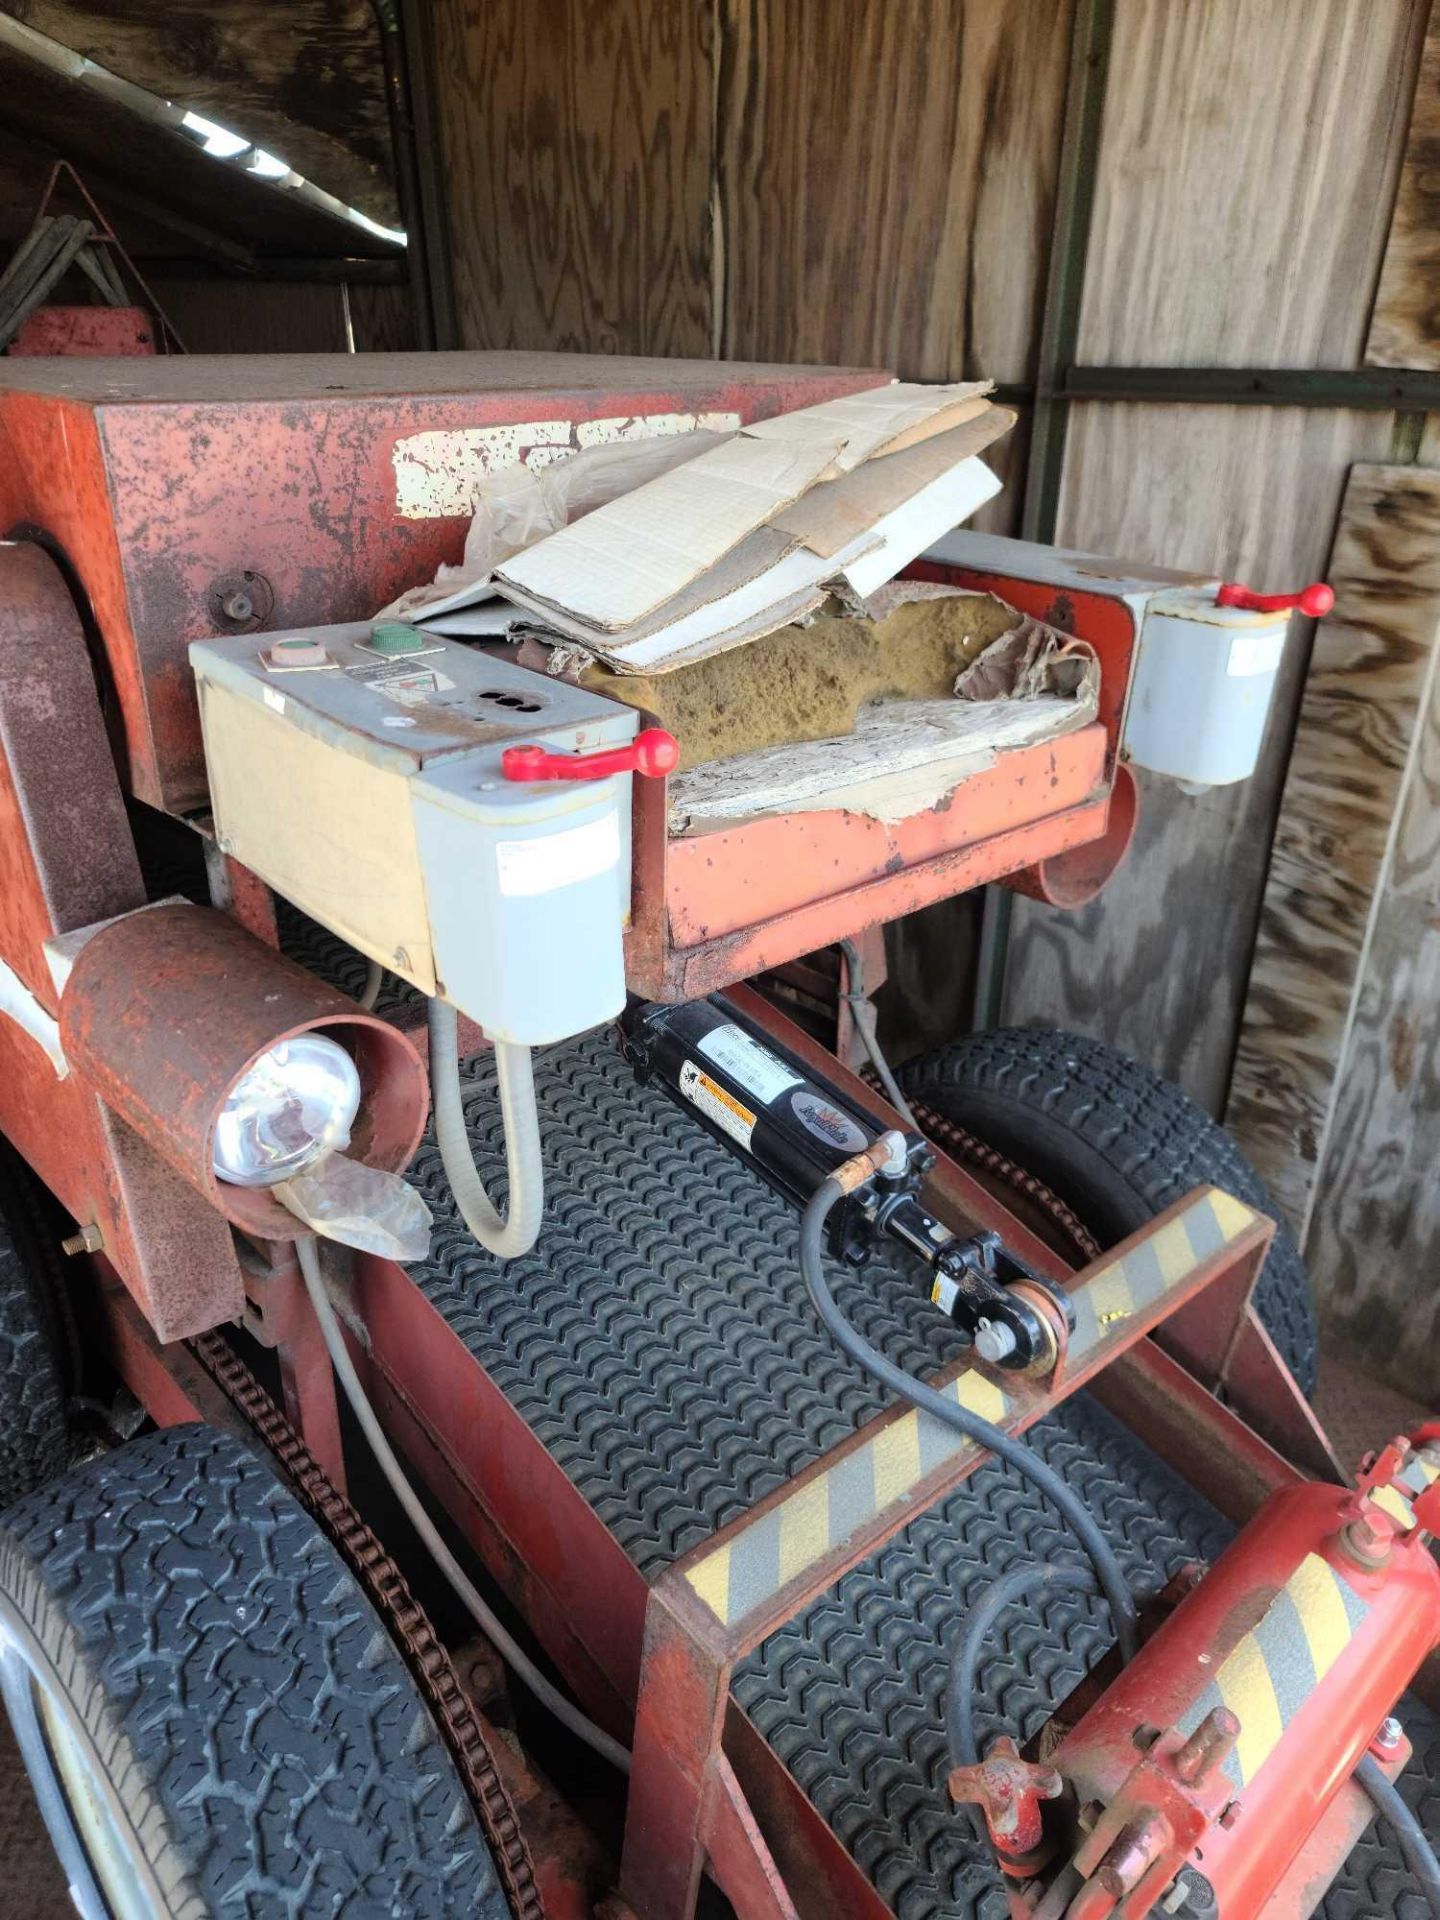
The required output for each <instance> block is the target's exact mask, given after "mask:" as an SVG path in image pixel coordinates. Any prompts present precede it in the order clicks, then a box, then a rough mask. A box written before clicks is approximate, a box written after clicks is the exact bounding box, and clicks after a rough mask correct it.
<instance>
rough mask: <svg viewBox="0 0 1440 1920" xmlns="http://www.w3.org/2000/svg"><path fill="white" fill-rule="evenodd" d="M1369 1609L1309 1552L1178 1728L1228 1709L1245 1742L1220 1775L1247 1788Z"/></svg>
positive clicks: (1192, 1728) (1239, 1742)
mask: <svg viewBox="0 0 1440 1920" xmlns="http://www.w3.org/2000/svg"><path fill="white" fill-rule="evenodd" d="M1368 1611H1369V1608H1368V1607H1367V1606H1366V1604H1365V1602H1364V1601H1363V1600H1362V1599H1361V1598H1360V1596H1359V1594H1358V1593H1356V1591H1355V1589H1354V1588H1353V1587H1352V1586H1351V1585H1350V1584H1349V1582H1348V1581H1347V1580H1346V1579H1345V1578H1344V1576H1343V1575H1342V1574H1340V1573H1338V1572H1337V1571H1336V1569H1335V1568H1334V1567H1332V1566H1331V1565H1330V1563H1329V1561H1328V1560H1322V1559H1321V1558H1320V1556H1319V1554H1318V1553H1307V1554H1306V1556H1305V1558H1304V1559H1303V1560H1302V1561H1301V1562H1300V1564H1299V1566H1298V1567H1297V1568H1296V1569H1295V1571H1294V1573H1292V1574H1291V1576H1290V1578H1289V1579H1288V1580H1287V1581H1286V1582H1285V1585H1284V1586H1283V1587H1282V1588H1281V1589H1280V1591H1279V1592H1278V1593H1277V1594H1276V1595H1275V1598H1274V1599H1273V1600H1272V1601H1271V1602H1270V1605H1269V1606H1268V1607H1267V1608H1266V1610H1265V1613H1264V1615H1263V1616H1262V1618H1261V1619H1260V1621H1259V1622H1258V1623H1257V1624H1256V1625H1255V1626H1254V1627H1252V1628H1251V1629H1250V1631H1249V1633H1247V1634H1246V1635H1245V1636H1244V1637H1243V1639H1241V1640H1238V1641H1237V1642H1236V1643H1235V1645H1234V1646H1233V1647H1232V1648H1231V1649H1230V1651H1229V1653H1227V1654H1226V1656H1225V1658H1224V1660H1223V1661H1222V1662H1221V1663H1220V1669H1219V1671H1218V1672H1217V1673H1216V1675H1215V1678H1214V1679H1213V1680H1212V1681H1211V1682H1210V1684H1209V1685H1208V1686H1207V1687H1205V1688H1204V1690H1203V1691H1202V1692H1201V1693H1200V1695H1199V1697H1198V1698H1197V1699H1196V1700H1195V1701H1194V1703H1193V1704H1192V1705H1191V1706H1190V1707H1189V1708H1188V1709H1187V1710H1186V1712H1185V1713H1183V1714H1182V1715H1181V1717H1180V1719H1179V1720H1178V1721H1177V1722H1176V1725H1177V1726H1178V1727H1179V1729H1180V1731H1181V1733H1187V1734H1188V1733H1193V1732H1194V1731H1195V1729H1196V1728H1197V1727H1198V1726H1199V1725H1200V1723H1201V1721H1202V1720H1204V1719H1205V1718H1206V1716H1207V1715H1208V1714H1210V1713H1213V1712H1214V1710H1215V1708H1216V1707H1228V1708H1229V1709H1230V1711H1231V1712H1232V1713H1233V1714H1234V1715H1235V1717H1236V1718H1237V1719H1238V1720H1239V1722H1240V1737H1239V1739H1238V1740H1237V1741H1236V1742H1235V1745H1234V1747H1233V1748H1232V1749H1231V1751H1230V1752H1229V1753H1228V1754H1227V1755H1226V1758H1225V1763H1224V1766H1223V1768H1222V1771H1223V1772H1224V1774H1225V1775H1226V1777H1227V1778H1228V1779H1229V1780H1230V1781H1232V1782H1233V1784H1234V1785H1235V1786H1236V1787H1244V1786H1248V1785H1249V1783H1250V1782H1251V1781H1252V1780H1253V1779H1254V1778H1255V1776H1256V1774H1257V1773H1258V1772H1259V1771H1260V1769H1261V1767H1263V1766H1264V1764H1265V1762H1266V1761H1267V1760H1268V1759H1269V1758H1270V1756H1271V1754H1272V1753H1273V1752H1274V1751H1275V1749H1276V1748H1277V1747H1278V1746H1279V1744H1280V1741H1281V1739H1282V1738H1283V1736H1284V1733H1285V1729H1286V1727H1288V1726H1289V1724H1290V1722H1291V1721H1292V1720H1293V1719H1294V1718H1295V1715H1296V1714H1297V1713H1298V1712H1299V1711H1300V1709H1301V1708H1302V1707H1303V1706H1304V1704H1305V1702H1306V1701H1307V1700H1308V1699H1309V1698H1310V1696H1311V1694H1312V1693H1313V1692H1314V1691H1315V1689H1316V1687H1318V1686H1319V1684H1320V1682H1321V1681H1322V1680H1323V1679H1324V1678H1325V1676H1326V1674H1327V1673H1329V1672H1330V1670H1331V1668H1332V1667H1333V1666H1334V1665H1335V1663H1336V1661H1337V1660H1338V1659H1339V1658H1340V1656H1341V1655H1342V1654H1343V1653H1344V1651H1345V1649H1346V1648H1347V1647H1348V1646H1349V1644H1350V1642H1351V1641H1352V1640H1353V1639H1354V1637H1355V1633H1356V1630H1357V1629H1358V1628H1359V1626H1360V1623H1361V1621H1362V1620H1363V1619H1364V1618H1365V1615H1366V1613H1367V1612H1368Z"/></svg>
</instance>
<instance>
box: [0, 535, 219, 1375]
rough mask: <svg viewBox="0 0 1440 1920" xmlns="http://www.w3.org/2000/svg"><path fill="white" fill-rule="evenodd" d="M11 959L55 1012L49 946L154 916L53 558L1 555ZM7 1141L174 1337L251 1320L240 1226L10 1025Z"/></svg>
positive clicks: (2, 820)
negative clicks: (125, 919)
mask: <svg viewBox="0 0 1440 1920" xmlns="http://www.w3.org/2000/svg"><path fill="white" fill-rule="evenodd" d="M0 850H3V865H0V871H3V876H4V878H3V884H0V960H3V961H4V962H5V963H6V964H7V965H8V966H9V967H11V968H12V969H13V970H14V972H15V973H16V974H17V975H18V976H19V978H20V979H21V980H22V981H23V982H24V984H25V985H26V986H27V987H28V988H29V989H30V991H31V992H32V993H33V994H34V996H35V998H36V999H37V1000H38V1001H39V1002H40V1004H41V1006H42V1007H44V1008H45V1009H46V1010H47V1011H48V1012H50V1013H52V1014H53V1013H54V1012H55V1011H56V1010H57V1002H56V994H55V989H54V986H53V984H52V982H51V978H50V972H49V968H48V966H47V964H46V961H45V956H44V951H43V949H44V943H45V941H46V940H48V939H50V938H52V937H53V936H54V935H55V934H57V933H67V932H73V931H74V930H75V929H76V928H79V927H83V926H88V925H91V924H93V923H94V922H95V921H98V920H103V919H106V918H108V917H109V916H110V915H112V914H117V913H128V912H130V911H132V910H133V909H134V908H136V907H138V906H141V905H143V903H144V899H145V892H144V887H143V885H142V883H141V878H140V870H139V864H138V862H137V860H136V857H135V848H134V843H133V842H132V840H131V837H130V826H129V822H128V820H127V818H126V815H125V807H124V802H123V800H122V798H121V794H120V786H119V782H118V780H117V778H116V773H115V767H114V763H113V761H112V759H111V754H110V747H109V743H108V742H107V740H106V737H105V729H104V726H103V724H102V721H101V717H100V709H99V705H98V701H97V697H96V689H95V681H94V676H93V674H92V672H91V666H90V661H89V658H88V656H87V654H86V650H85V640H84V635H83V633H82V632H81V629H80V623H79V621H78V619H77V618H76V613H75V608H74V605H73V603H72V601H71V599H70V594H69V591H68V589H67V587H66V585H65V582H64V579H63V578H62V577H61V574H60V571H59V569H58V567H57V566H56V565H55V563H54V561H53V560H51V559H50V557H49V556H48V555H47V554H46V553H44V552H43V551H42V550H41V549H40V548H39V547H36V546H33V545H29V544H25V543H20V544H16V545H11V546H4V547H0ZM0 1132H3V1133H4V1135H5V1137H6V1138H7V1139H8V1140H10V1141H11V1142H12V1143H13V1144H14V1146H15V1147H16V1149H17V1150H18V1151H19V1152H20V1153H21V1154H22V1155H23V1156H24V1157H25V1159H26V1160H28V1161H29V1163H30V1165H31V1166H32V1167H34V1169H35V1171H36V1172H37V1173H38V1174H39V1175H40V1177H41V1179H42V1180H43V1181H44V1182H45V1184H46V1186H47V1187H49V1189H50V1191H51V1192H52V1193H54V1194H55V1195H56V1197H57V1198H58V1199H59V1200H60V1202H61V1203H62V1205H64V1206H65V1207H66V1208H67V1209H68V1210H69V1212H70V1213H71V1215H72V1216H73V1217H74V1218H75V1219H76V1220H77V1221H79V1222H80V1223H81V1224H82V1225H84V1226H90V1227H96V1228H98V1229H99V1231H100V1233H101V1236H102V1238H103V1242H104V1249H105V1253H106V1255H107V1257H108V1258H109V1260H110V1261H111V1263H112V1264H113V1265H114V1267H115V1269H116V1270H117V1272H118V1273H119V1274H120V1275H121V1276H122V1277H123V1279H124V1281H125V1283H126V1285H127V1286H128V1287H129V1288H130V1290H131V1292H132V1293H133V1294H134V1296H135V1298H136V1300H137V1301H138V1302H139V1303H140V1305H141V1306H142V1307H143V1308H144V1310H145V1312H146V1313H147V1314H148V1315H149V1317H150V1319H151V1321H152V1322H153V1324H154V1325H155V1327H156V1328H157V1329H158V1330H159V1331H160V1332H161V1334H162V1336H164V1337H166V1338H174V1337H176V1336H177V1335H179V1334H182V1333H193V1332H196V1331H198V1329H199V1328H201V1327H204V1326H213V1325H215V1324H216V1322H217V1321H219V1320H226V1319H230V1318H233V1316H234V1315H235V1314H236V1313H238V1312H239V1309H240V1300H241V1294H240V1272H239V1268H238V1266H237V1265H236V1261H235V1252H234V1247H233V1244H232V1242H231V1238H230V1233H229V1229H228V1228H227V1227H226V1225H225V1222H224V1221H223V1220H222V1219H221V1217H220V1216H219V1214H218V1213H215V1212H214V1211H213V1210H212V1209H211V1208H210V1207H208V1206H207V1205H206V1204H205V1202H204V1201H203V1200H201V1199H200V1198H199V1196H198V1195H197V1194H195V1193H194V1192H192V1191H191V1189H190V1188H189V1187H187V1186H186V1184H185V1183H184V1181H182V1180H181V1179H180V1177H179V1176H178V1175H177V1174H176V1173H174V1172H173V1171H172V1170H171V1169H170V1168H169V1167H167V1166H166V1165H165V1163H164V1161H163V1160H161V1159H159V1158H158V1156H157V1155H156V1154H154V1153H153V1152H152V1151H151V1149H150V1148H149V1147H147V1146H146V1145H145V1143H144V1141H143V1140H141V1139H140V1138H139V1137H138V1136H137V1135H136V1134H135V1133H133V1132H132V1131H131V1130H130V1128H128V1127H127V1126H126V1125H125V1124H124V1123H123V1121H121V1120H119V1119H118V1118H117V1117H116V1116H115V1115H114V1114H113V1113H111V1112H110V1111H109V1110H108V1109H107V1108H106V1107H105V1106H104V1105H103V1103H102V1102H101V1101H100V1099H99V1098H98V1096H97V1095H96V1092H95V1090H94V1088H93V1087H92V1086H90V1085H89V1084H88V1083H87V1082H86V1081H85V1080H83V1079H82V1078H81V1077H80V1076H79V1075H77V1074H75V1073H70V1074H69V1075H67V1076H65V1077H63V1078H62V1077H60V1076H59V1075H58V1074H57V1072H56V1069H55V1066H54V1065H53V1064H52V1062H51V1059H50V1056H49V1055H48V1054H47V1053H46V1052H45V1051H44V1050H43V1048H42V1047H41V1046H40V1045H39V1043H38V1042H37V1041H36V1040H34V1039H32V1038H31V1036H30V1035H29V1034H28V1033H27V1032H26V1031H25V1030H24V1029H23V1028H22V1027H20V1026H19V1025H18V1024H17V1023H16V1022H15V1021H13V1020H9V1019H0Z"/></svg>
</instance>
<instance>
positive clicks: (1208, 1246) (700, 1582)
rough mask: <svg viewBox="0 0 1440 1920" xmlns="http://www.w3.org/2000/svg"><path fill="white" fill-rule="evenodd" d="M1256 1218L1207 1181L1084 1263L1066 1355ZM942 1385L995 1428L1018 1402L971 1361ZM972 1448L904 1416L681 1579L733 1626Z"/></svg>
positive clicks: (1077, 1353) (1139, 1307) (1082, 1351)
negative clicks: (1173, 1208)
mask: <svg viewBox="0 0 1440 1920" xmlns="http://www.w3.org/2000/svg"><path fill="white" fill-rule="evenodd" d="M1258 1218H1259V1215H1258V1214H1256V1213H1255V1212H1254V1211H1253V1210H1252V1209H1251V1208H1249V1207H1247V1206H1244V1205H1243V1204H1242V1203H1241V1202H1240V1201H1239V1200H1235V1199H1233V1198H1232V1197H1231V1196H1230V1195H1229V1194H1228V1193H1222V1192H1221V1191H1220V1189H1219V1188H1217V1187H1210V1188H1206V1189H1205V1190H1204V1191H1203V1192H1202V1193H1199V1194H1197V1195H1196V1196H1195V1198H1194V1200H1192V1201H1191V1203H1190V1204H1189V1206H1187V1207H1186V1208H1185V1209H1184V1211H1183V1212H1181V1213H1178V1214H1177V1215H1176V1216H1175V1217H1174V1219H1172V1220H1170V1221H1168V1222H1167V1223H1166V1224H1165V1225H1164V1226H1162V1227H1160V1228H1158V1229H1157V1230H1156V1231H1155V1232H1153V1233H1151V1234H1149V1235H1147V1236H1146V1238H1145V1239H1144V1240H1141V1241H1139V1242H1138V1243H1137V1244H1136V1245H1135V1246H1133V1247H1131V1248H1130V1249H1129V1251H1128V1252H1126V1253H1125V1254H1124V1255H1123V1256H1121V1257H1119V1258H1117V1259H1111V1260H1107V1261H1105V1262H1103V1263H1102V1264H1101V1265H1100V1266H1099V1267H1098V1268H1096V1269H1092V1270H1090V1277H1089V1278H1088V1279H1086V1280H1085V1282H1084V1284H1083V1285H1082V1286H1080V1287H1078V1288H1077V1290H1076V1292H1075V1294H1074V1296H1073V1297H1074V1301H1075V1331H1074V1333H1073V1334H1072V1336H1071V1341H1070V1353H1071V1355H1072V1357H1073V1358H1075V1359H1081V1358H1083V1357H1085V1356H1086V1355H1087V1354H1088V1353H1089V1352H1090V1351H1091V1349H1092V1348H1094V1347H1095V1346H1096V1345H1097V1344H1099V1343H1100V1342H1101V1341H1102V1340H1104V1339H1105V1338H1106V1337H1107V1335H1109V1334H1110V1333H1111V1332H1112V1331H1113V1330H1114V1328H1115V1327H1116V1325H1117V1324H1118V1323H1119V1322H1121V1321H1124V1320H1127V1319H1129V1318H1130V1317H1131V1316H1132V1315H1134V1314H1137V1313H1141V1312H1143V1311H1144V1310H1145V1309H1146V1308H1148V1307H1152V1306H1154V1304H1155V1303H1156V1302H1157V1301H1158V1300H1160V1299H1161V1298H1162V1297H1163V1296H1164V1295H1165V1294H1166V1293H1168V1292H1170V1291H1171V1290H1172V1289H1174V1288H1175V1287H1178V1286H1180V1285H1181V1284H1183V1283H1184V1282H1185V1281H1186V1280H1188V1279H1189V1278H1190V1277H1191V1276H1192V1275H1193V1274H1194V1273H1195V1272H1196V1271H1197V1269H1198V1268H1200V1267H1202V1266H1204V1265H1205V1263H1206V1262H1207V1261H1209V1260H1211V1259H1213V1258H1214V1257H1215V1255H1216V1254H1218V1253H1221V1252H1223V1251H1224V1249H1225V1248H1226V1247H1227V1246H1230V1245H1232V1244H1233V1243H1234V1242H1235V1241H1236V1240H1238V1239H1239V1238H1240V1236H1241V1235H1242V1234H1243V1233H1245V1232H1247V1231H1248V1230H1249V1229H1250V1228H1251V1227H1252V1226H1253V1225H1254V1224H1255V1222H1256V1220H1257V1219H1258ZM940 1391H941V1392H942V1393H944V1394H946V1395H947V1396H948V1397H949V1398H950V1399H952V1400H953V1401H955V1402H956V1404H957V1405H958V1406H961V1407H964V1408H966V1409H967V1410H968V1411H969V1412H971V1413H976V1414H979V1415H980V1416H981V1417H982V1418H983V1419H986V1420H988V1421H990V1422H991V1423H992V1424H997V1423H1003V1422H1004V1420H1005V1417H1006V1415H1007V1414H1008V1413H1009V1412H1010V1411H1011V1409H1012V1407H1013V1404H1014V1403H1013V1402H1012V1400H1011V1399H1010V1397H1009V1396H1008V1395H1007V1394H1006V1393H1005V1392H1004V1390H1003V1388H1001V1387H1000V1386H999V1385H998V1384H997V1383H996V1382H995V1381H994V1380H992V1379H991V1378H990V1377H989V1376H988V1375H986V1374H983V1373H981V1372H979V1371H978V1370H976V1369H974V1368H972V1369H969V1370H967V1371H966V1372H964V1373H962V1374H960V1375H958V1377H957V1378H956V1379H954V1380H952V1381H951V1382H950V1383H949V1384H948V1385H947V1386H944V1387H942V1388H941V1389H940ZM979 1451H981V1449H980V1448H979V1447H977V1445H976V1444H975V1442H974V1441H971V1440H967V1439H966V1438H965V1437H964V1436H963V1435H962V1434H959V1433H957V1432H956V1431H955V1429H954V1428H953V1427H948V1426H945V1425H944V1424H943V1423H942V1422H941V1421H939V1420H936V1419H935V1418H933V1416H931V1415H930V1414H924V1413H919V1412H916V1411H911V1412H910V1413H907V1414H905V1415H903V1416H902V1417H901V1418H900V1419H898V1420H896V1421H894V1422H893V1423H892V1424H890V1425H888V1426H886V1427H882V1428H881V1429H880V1430H879V1431H878V1432H877V1433H875V1434H874V1435H873V1436H872V1437H871V1438H870V1439H868V1440H866V1441H865V1442H864V1443H863V1444H862V1445H860V1446H858V1447H856V1448H854V1449H853V1451H851V1452H850V1453H847V1454H845V1455H844V1456H843V1457H842V1458H841V1459H839V1460H837V1461H836V1462H835V1464H834V1465H833V1466H831V1467H827V1468H826V1469H825V1471H824V1472H823V1473H818V1474H816V1475H815V1476H814V1477H813V1478H812V1479H809V1480H805V1481H802V1482H801V1483H800V1484H799V1485H798V1486H795V1487H793V1488H792V1489H791V1490H790V1492H788V1493H787V1494H786V1495H785V1496H784V1498H783V1499H781V1500H779V1501H777V1502H776V1504H775V1505H774V1506H773V1507H771V1508H770V1509H769V1510H768V1511H767V1512H765V1513H763V1514H761V1515H760V1517H759V1518H758V1519H756V1520H752V1521H751V1522H749V1524H748V1525H746V1526H743V1527H741V1528H739V1529H738V1530H737V1531H736V1532H735V1533H734V1534H733V1535H732V1536H731V1538H730V1539H728V1540H722V1541H721V1542H720V1543H719V1544H718V1545H717V1546H715V1547H714V1548H712V1549H711V1551H710V1552H708V1553H705V1554H702V1555H701V1556H700V1557H699V1558H697V1559H696V1560H695V1562H694V1563H693V1565H691V1566H690V1567H688V1568H687V1569H686V1570H685V1578H686V1580H687V1581H688V1583H689V1585H690V1586H691V1588H692V1589H693V1590H694V1591H695V1593H696V1594H697V1595H698V1596H699V1597H700V1599H701V1600H703V1601H704V1603H705V1605H706V1606H707V1607H708V1608H709V1609H710V1611H711V1612H712V1613H713V1614H714V1615H715V1617H716V1619H717V1620H719V1621H720V1622H721V1624H722V1625H724V1626H733V1625H735V1624H736V1623H737V1622H739V1621H741V1620H744V1619H745V1618H746V1616H747V1615H748V1614H750V1613H752V1612H754V1610H755V1609H756V1608H757V1607H759V1606H761V1605H763V1604H764V1603H765V1602H766V1601H768V1600H770V1599H772V1598H773V1597H774V1595H775V1594H777V1593H778V1592H779V1591H780V1589H781V1588H782V1587H784V1586H786V1585H788V1583H789V1582H790V1581H791V1580H793V1579H795V1578H796V1577H797V1575H799V1574H801V1573H803V1572H804V1571H805V1570H806V1568H807V1567H812V1566H814V1564H815V1563H816V1561H818V1560H821V1559H823V1558H824V1556H825V1555H826V1554H828V1553H830V1552H831V1551H832V1550H833V1549H834V1548H836V1547H838V1546H840V1545H841V1544H842V1543H843V1542H844V1541H845V1540H847V1539H849V1537H850V1536H851V1534H853V1533H854V1532H855V1531H856V1529H857V1528H858V1527H860V1526H863V1525H864V1524H865V1523H866V1522H867V1521H869V1520H872V1519H873V1518H874V1517H875V1515H876V1514H877V1513H879V1512H880V1511H881V1510H882V1509H883V1508H885V1507H888V1506H890V1505H891V1504H892V1503H893V1502H894V1501H896V1500H899V1499H901V1498H903V1497H904V1496H905V1495H907V1494H909V1493H910V1492H912V1491H913V1489H914V1488H915V1487H916V1486H917V1485H918V1484H919V1482H920V1481H921V1480H923V1479H924V1478H925V1476H926V1475H927V1474H928V1473H931V1472H932V1471H933V1470H934V1469H935V1468H936V1467H938V1466H940V1465H942V1464H943V1463H944V1462H946V1461H950V1460H954V1459H956V1458H957V1457H959V1456H961V1455H963V1454H967V1453H977V1452H979Z"/></svg>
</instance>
